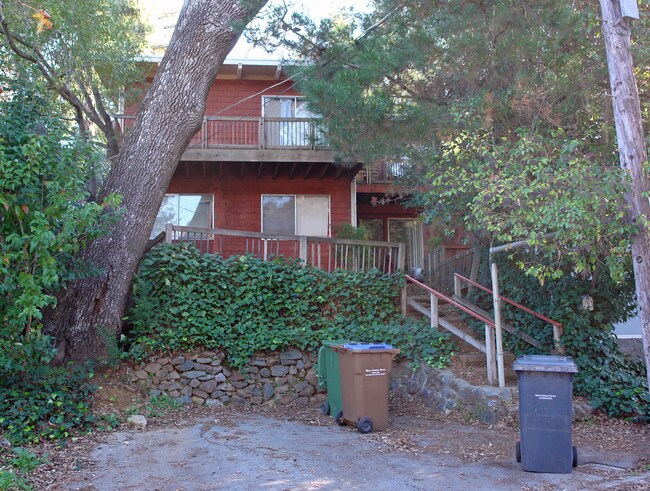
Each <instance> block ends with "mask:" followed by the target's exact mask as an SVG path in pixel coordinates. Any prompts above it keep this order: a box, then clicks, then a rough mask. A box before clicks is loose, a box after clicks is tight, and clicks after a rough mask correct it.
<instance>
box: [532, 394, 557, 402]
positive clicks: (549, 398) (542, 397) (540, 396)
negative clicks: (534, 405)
mask: <svg viewBox="0 0 650 491" xmlns="http://www.w3.org/2000/svg"><path fill="white" fill-rule="evenodd" d="M535 397H537V398H538V399H539V400H540V401H552V400H553V399H555V398H556V397H557V396H556V395H555V394H535Z"/></svg>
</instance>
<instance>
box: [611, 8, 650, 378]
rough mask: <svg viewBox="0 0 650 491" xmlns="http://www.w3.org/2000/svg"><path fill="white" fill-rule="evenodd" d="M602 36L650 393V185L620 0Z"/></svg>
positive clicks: (627, 26) (626, 24) (627, 31)
mask: <svg viewBox="0 0 650 491" xmlns="http://www.w3.org/2000/svg"><path fill="white" fill-rule="evenodd" d="M600 8H601V13H602V18H603V33H604V37H605V48H606V51H607V65H608V67H609V81H610V85H611V88H612V102H613V104H614V119H615V122H616V136H617V140H618V150H619V153H620V164H621V168H622V169H623V171H624V174H625V178H626V180H627V181H626V182H629V188H628V192H627V193H626V195H625V199H626V201H627V203H628V206H629V208H630V213H631V216H632V219H633V220H634V221H635V222H636V224H637V225H638V226H639V233H638V234H637V235H635V236H634V237H633V238H632V264H633V267H634V279H635V281H636V294H637V302H638V307H639V315H640V317H641V325H642V334H643V353H644V355H645V360H646V367H647V373H648V387H649V388H650V230H648V220H649V219H650V202H649V201H648V193H649V192H650V180H649V179H648V174H647V172H646V169H645V165H646V161H647V160H648V154H647V152H646V148H645V141H644V137H643V125H642V122H641V106H640V104H639V92H638V89H637V86H636V80H635V78H634V64H633V62H632V54H631V51H630V23H631V22H630V19H627V18H623V17H621V6H620V2H619V0H600Z"/></svg>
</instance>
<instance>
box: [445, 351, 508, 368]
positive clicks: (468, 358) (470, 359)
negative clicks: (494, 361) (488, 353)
mask: <svg viewBox="0 0 650 491" xmlns="http://www.w3.org/2000/svg"><path fill="white" fill-rule="evenodd" d="M457 356H458V359H459V360H460V362H461V363H462V364H463V365H467V366H474V367H484V366H486V361H485V354H484V353H476V352H474V353H459V354H458V355H457ZM514 361H515V355H513V354H512V353H504V354H503V365H504V366H505V368H506V371H507V370H512V364H513V363H514Z"/></svg>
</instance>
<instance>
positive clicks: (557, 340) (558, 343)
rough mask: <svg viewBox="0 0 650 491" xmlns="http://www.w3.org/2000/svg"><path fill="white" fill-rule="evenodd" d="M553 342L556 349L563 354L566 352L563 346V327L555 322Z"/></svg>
mask: <svg viewBox="0 0 650 491" xmlns="http://www.w3.org/2000/svg"><path fill="white" fill-rule="evenodd" d="M553 344H554V345H555V350H556V351H557V352H558V353H560V354H561V355H563V354H564V346H562V328H561V327H560V326H556V325H555V324H553Z"/></svg>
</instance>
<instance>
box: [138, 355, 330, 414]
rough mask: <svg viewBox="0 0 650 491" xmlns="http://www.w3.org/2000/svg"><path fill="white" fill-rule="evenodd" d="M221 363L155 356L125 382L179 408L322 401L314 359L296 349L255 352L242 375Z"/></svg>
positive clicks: (202, 357) (219, 358)
mask: <svg viewBox="0 0 650 491" xmlns="http://www.w3.org/2000/svg"><path fill="white" fill-rule="evenodd" d="M224 359H225V355H224V354H223V353H221V352H212V351H207V352H203V353H197V354H183V355H179V356H176V357H173V358H170V357H163V358H156V359H153V360H151V361H150V363H147V364H143V365H139V366H136V367H135V369H134V370H133V372H132V373H131V374H130V376H129V379H130V381H131V382H137V383H139V384H140V385H142V386H143V387H144V388H146V389H148V390H149V393H150V394H151V395H161V394H166V395H168V396H169V397H171V398H172V399H174V400H176V401H178V402H181V403H184V404H187V403H192V402H193V403H195V404H206V405H217V404H223V403H227V402H240V403H241V402H248V403H250V404H263V403H265V402H268V401H274V402H278V403H282V404H289V403H297V404H307V403H312V402H320V401H323V400H325V398H326V396H325V394H323V389H321V388H320V387H319V385H318V377H317V376H316V374H315V372H314V359H313V357H312V356H311V355H309V354H303V353H302V352H300V351H299V350H290V351H285V352H282V353H279V354H277V353H274V354H259V355H258V356H255V357H254V358H253V359H252V360H251V363H250V364H249V366H248V367H246V369H244V370H241V371H240V370H235V369H232V368H229V367H228V366H226V364H225V363H224Z"/></svg>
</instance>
